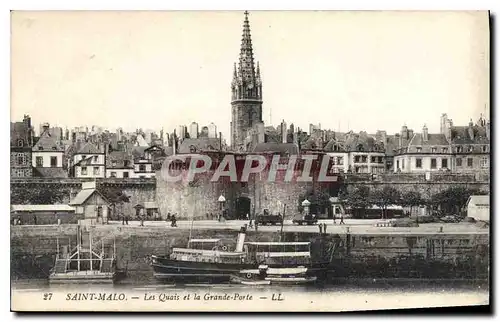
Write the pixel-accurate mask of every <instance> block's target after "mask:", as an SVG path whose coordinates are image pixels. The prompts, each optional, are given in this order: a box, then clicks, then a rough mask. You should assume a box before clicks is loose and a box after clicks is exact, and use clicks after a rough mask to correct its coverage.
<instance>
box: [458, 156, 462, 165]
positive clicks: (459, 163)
mask: <svg viewBox="0 0 500 322" xmlns="http://www.w3.org/2000/svg"><path fill="white" fill-rule="evenodd" d="M461 166H462V158H457V167H461Z"/></svg>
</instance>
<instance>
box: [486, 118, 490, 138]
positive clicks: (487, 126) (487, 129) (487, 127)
mask: <svg viewBox="0 0 500 322" xmlns="http://www.w3.org/2000/svg"><path fill="white" fill-rule="evenodd" d="M486 137H487V138H488V140H489V139H490V121H487V122H486Z"/></svg>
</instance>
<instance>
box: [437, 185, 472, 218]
mask: <svg viewBox="0 0 500 322" xmlns="http://www.w3.org/2000/svg"><path fill="white" fill-rule="evenodd" d="M474 194H479V191H478V190H477V189H470V188H466V187H463V186H458V187H456V186H455V187H449V188H448V189H446V190H442V191H440V192H438V193H436V194H434V195H433V196H432V203H433V204H434V205H435V206H436V207H437V208H439V209H440V210H441V211H442V212H443V213H447V214H461V213H462V210H463V208H464V207H465V205H466V203H467V200H468V199H469V197H470V196H471V195H474Z"/></svg>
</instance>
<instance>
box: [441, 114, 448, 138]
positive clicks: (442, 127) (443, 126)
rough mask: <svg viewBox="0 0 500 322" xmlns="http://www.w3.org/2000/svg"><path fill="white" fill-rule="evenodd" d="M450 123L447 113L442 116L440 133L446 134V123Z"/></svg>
mask: <svg viewBox="0 0 500 322" xmlns="http://www.w3.org/2000/svg"><path fill="white" fill-rule="evenodd" d="M447 121H448V115H447V114H446V113H443V114H441V124H440V133H441V134H445V133H446V122H447Z"/></svg>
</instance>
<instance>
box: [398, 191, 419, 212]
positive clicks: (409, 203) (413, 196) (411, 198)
mask: <svg viewBox="0 0 500 322" xmlns="http://www.w3.org/2000/svg"><path fill="white" fill-rule="evenodd" d="M423 204H424V200H423V198H422V195H421V194H420V192H419V191H417V190H409V191H407V192H405V193H403V194H402V196H401V205H402V206H404V207H410V215H411V212H412V210H413V207H418V206H421V205H423Z"/></svg>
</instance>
